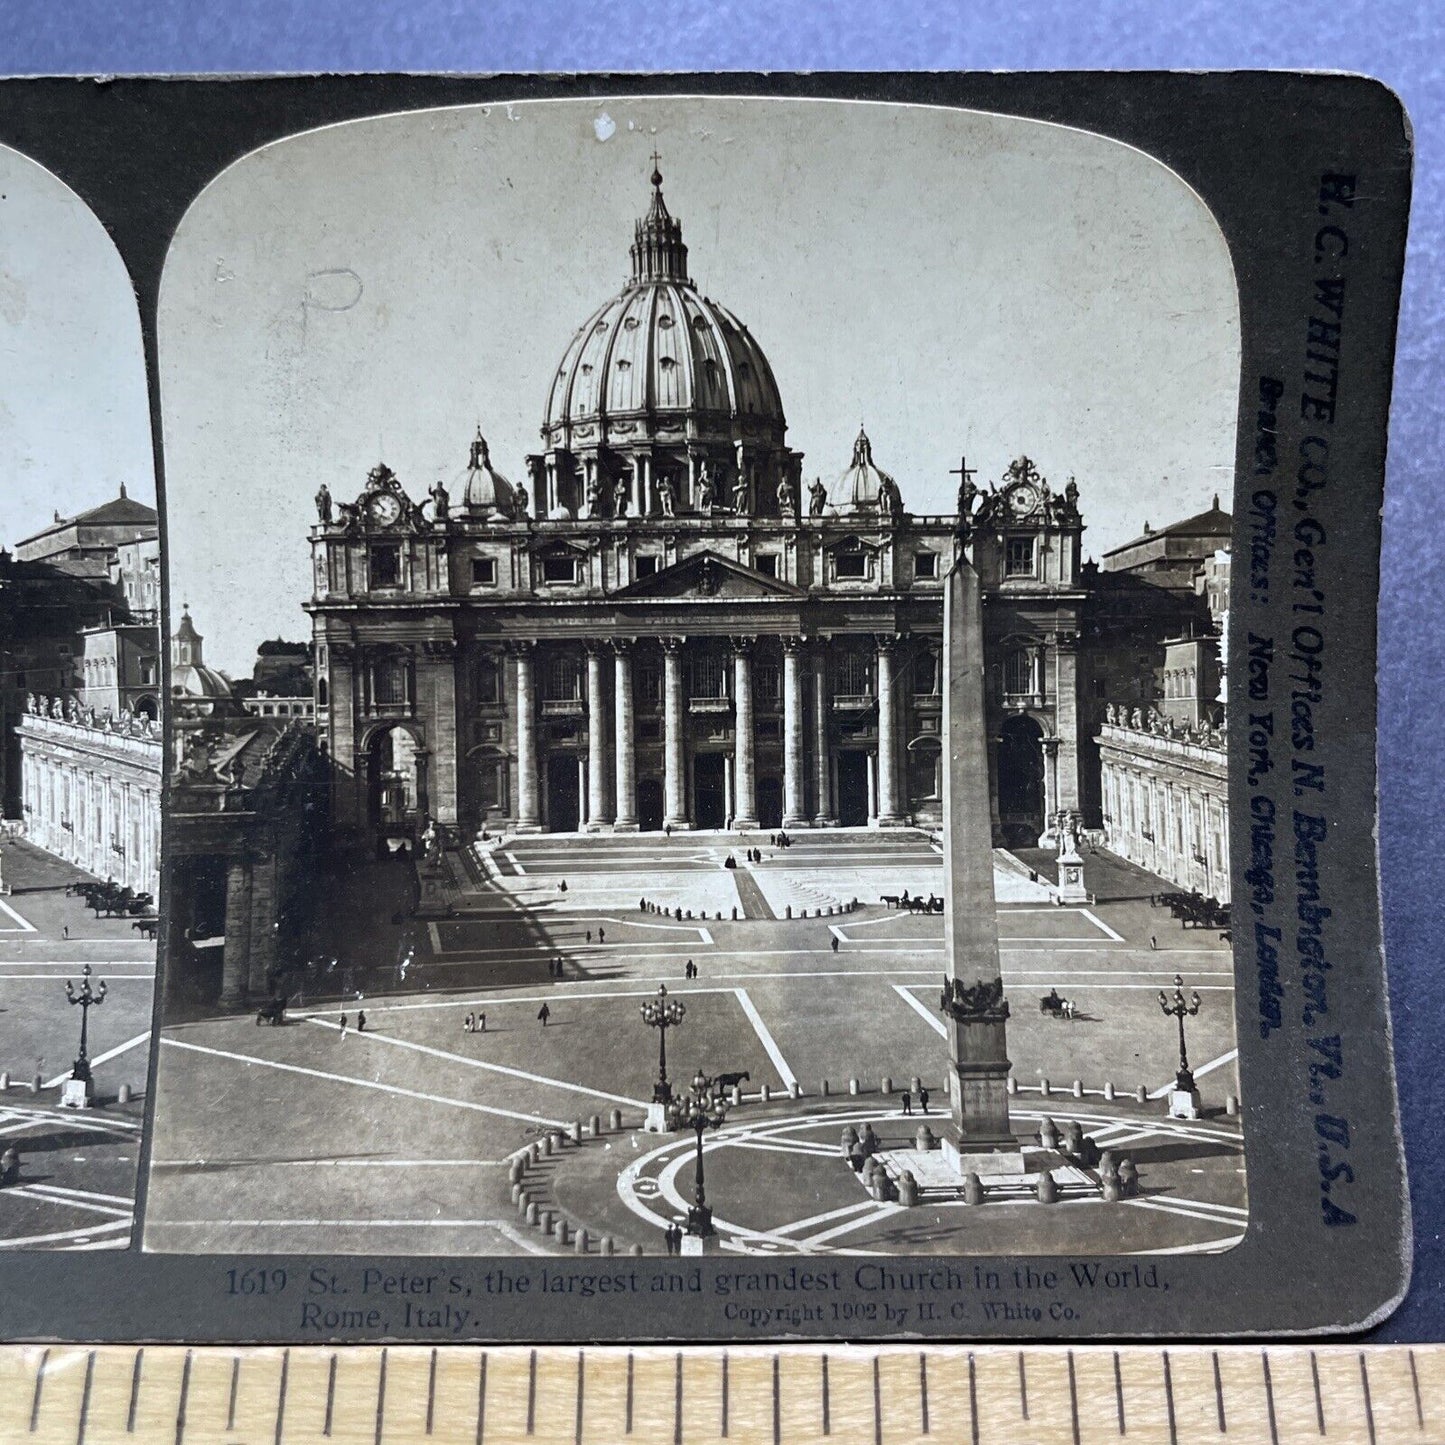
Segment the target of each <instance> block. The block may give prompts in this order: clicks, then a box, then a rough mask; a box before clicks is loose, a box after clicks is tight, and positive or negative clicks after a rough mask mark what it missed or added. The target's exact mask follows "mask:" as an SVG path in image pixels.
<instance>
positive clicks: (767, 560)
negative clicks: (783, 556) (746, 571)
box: [756, 552, 778, 577]
mask: <svg viewBox="0 0 1445 1445" xmlns="http://www.w3.org/2000/svg"><path fill="white" fill-rule="evenodd" d="M756 566H757V570H758V571H759V572H761V573H762V574H763V576H764V577H776V576H777V575H778V554H777V553H776V552H763V553H761V554H760V555H759V556H758V558H757V559H756Z"/></svg>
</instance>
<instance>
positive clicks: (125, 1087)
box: [115, 1084, 131, 1104]
mask: <svg viewBox="0 0 1445 1445" xmlns="http://www.w3.org/2000/svg"><path fill="white" fill-rule="evenodd" d="M130 1101H131V1087H130V1085H129V1084H122V1085H121V1086H120V1088H118V1089H117V1090H116V1091H115V1102H116V1103H117V1104H129V1103H130Z"/></svg>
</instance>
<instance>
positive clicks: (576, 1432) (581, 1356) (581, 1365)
mask: <svg viewBox="0 0 1445 1445" xmlns="http://www.w3.org/2000/svg"><path fill="white" fill-rule="evenodd" d="M431 1358H432V1368H433V1369H435V1368H436V1358H437V1352H436V1351H435V1350H433V1351H432V1353H431ZM586 1365H587V1355H586V1353H585V1351H583V1350H578V1351H577V1423H576V1425H575V1426H574V1428H573V1431H572V1438H573V1439H574V1440H575V1441H576V1442H577V1445H582V1398H583V1388H584V1386H583V1372H584V1370H585V1369H586ZM428 1429H430V1418H429V1417H428ZM681 1438H682V1417H681V1416H679V1417H678V1439H679V1440H681Z"/></svg>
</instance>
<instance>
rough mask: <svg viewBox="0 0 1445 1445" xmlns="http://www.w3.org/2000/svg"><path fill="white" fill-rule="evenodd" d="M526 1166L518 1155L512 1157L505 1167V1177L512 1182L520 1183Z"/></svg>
mask: <svg viewBox="0 0 1445 1445" xmlns="http://www.w3.org/2000/svg"><path fill="white" fill-rule="evenodd" d="M526 1167H527V1166H526V1165H525V1164H523V1162H522V1160H521V1158H520V1157H518V1158H516V1159H513V1160H512V1162H511V1164H510V1165H508V1167H507V1178H508V1179H509V1180H511V1182H512V1183H513V1184H520V1183H521V1182H522V1174H523V1172H524V1170H525V1169H526Z"/></svg>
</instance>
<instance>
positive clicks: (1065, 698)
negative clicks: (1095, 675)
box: [1054, 631, 1080, 812]
mask: <svg viewBox="0 0 1445 1445" xmlns="http://www.w3.org/2000/svg"><path fill="white" fill-rule="evenodd" d="M1054 677H1055V687H1054V732H1055V733H1056V734H1057V735H1058V739H1059V773H1058V790H1057V793H1056V795H1055V796H1056V797H1057V798H1058V806H1059V807H1060V808H1067V809H1068V810H1069V811H1070V812H1077V811H1078V807H1079V797H1080V791H1079V634H1078V633H1077V632H1069V631H1060V632H1059V633H1058V634H1057V635H1056V637H1055V640H1054Z"/></svg>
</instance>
